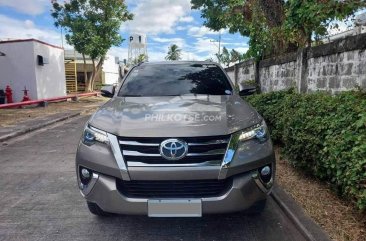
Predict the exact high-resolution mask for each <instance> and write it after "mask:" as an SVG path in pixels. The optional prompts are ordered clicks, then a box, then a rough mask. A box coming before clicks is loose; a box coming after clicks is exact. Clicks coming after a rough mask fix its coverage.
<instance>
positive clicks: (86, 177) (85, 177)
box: [79, 167, 93, 185]
mask: <svg viewBox="0 0 366 241" xmlns="http://www.w3.org/2000/svg"><path fill="white" fill-rule="evenodd" d="M79 176H80V182H81V183H82V184H83V185H88V183H89V182H90V180H91V179H92V176H93V173H92V171H91V170H89V169H86V168H84V167H80V168H79Z"/></svg>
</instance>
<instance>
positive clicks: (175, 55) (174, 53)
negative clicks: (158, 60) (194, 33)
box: [165, 44, 182, 61]
mask: <svg viewBox="0 0 366 241" xmlns="http://www.w3.org/2000/svg"><path fill="white" fill-rule="evenodd" d="M181 52H182V50H181V49H180V48H179V47H178V45H176V44H172V45H170V47H169V49H168V54H167V55H166V57H165V59H166V60H170V61H173V60H180V59H181Z"/></svg>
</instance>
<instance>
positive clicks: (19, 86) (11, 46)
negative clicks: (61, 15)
mask: <svg viewBox="0 0 366 241" xmlns="http://www.w3.org/2000/svg"><path fill="white" fill-rule="evenodd" d="M0 51H1V52H3V53H5V56H0V89H5V87H6V85H10V87H11V88H12V89H13V100H14V102H19V101H21V100H22V98H23V91H22V90H23V89H24V87H26V88H27V89H28V90H29V91H28V95H29V97H30V98H31V99H32V100H37V99H42V98H50V97H57V96H64V95H66V82H65V69H64V56H63V49H61V48H58V47H56V46H51V45H48V44H46V43H42V42H40V41H37V40H33V39H29V40H14V41H4V42H0ZM37 55H42V56H43V57H46V58H48V61H49V64H45V65H43V66H40V65H38V63H37Z"/></svg>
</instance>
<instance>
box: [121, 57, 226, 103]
mask: <svg viewBox="0 0 366 241" xmlns="http://www.w3.org/2000/svg"><path fill="white" fill-rule="evenodd" d="M231 93H232V88H231V86H230V84H229V82H228V79H227V77H226V75H225V74H224V73H223V71H222V70H221V69H220V68H219V67H218V66H216V65H214V64H166V65H163V64H147V65H144V64H143V65H141V66H137V67H135V68H133V70H132V71H131V73H130V74H129V75H128V76H127V78H126V79H125V81H124V83H123V85H122V87H121V89H120V91H119V93H118V96H176V95H192V94H197V95H199V94H202V95H231Z"/></svg>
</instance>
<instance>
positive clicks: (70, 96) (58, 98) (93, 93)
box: [0, 92, 100, 109]
mask: <svg viewBox="0 0 366 241" xmlns="http://www.w3.org/2000/svg"><path fill="white" fill-rule="evenodd" d="M98 94H100V92H92V93H82V94H75V95H67V96H60V97H53V98H46V99H39V100H30V101H24V102H17V103H10V104H2V105H0V109H6V108H13V107H21V106H24V105H35V104H40V103H42V102H55V101H60V100H67V99H72V98H78V97H86V96H97V95H98Z"/></svg>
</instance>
